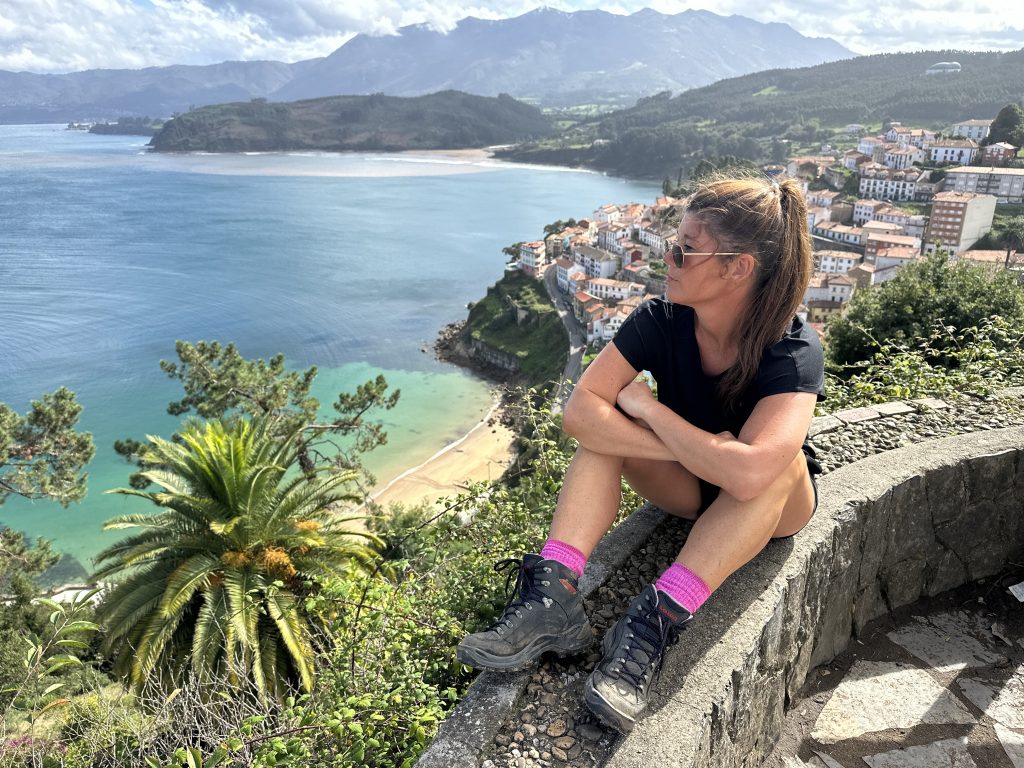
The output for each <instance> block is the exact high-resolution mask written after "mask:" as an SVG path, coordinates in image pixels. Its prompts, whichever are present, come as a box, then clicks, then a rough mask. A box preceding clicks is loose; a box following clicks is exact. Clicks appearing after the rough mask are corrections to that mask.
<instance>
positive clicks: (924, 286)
mask: <svg viewBox="0 0 1024 768" xmlns="http://www.w3.org/2000/svg"><path fill="white" fill-rule="evenodd" d="M993 316H1000V317H1003V318H1005V319H1007V320H1008V321H1009V322H1010V323H1011V324H1012V325H1013V327H1018V326H1020V325H1021V324H1022V323H1024V291H1022V290H1021V287H1020V285H1019V284H1018V282H1017V278H1016V276H1015V274H1014V273H1012V272H1008V271H1006V270H987V269H983V268H979V267H975V266H971V265H969V264H967V263H963V262H958V263H950V262H949V260H948V259H947V258H946V256H945V255H944V254H941V253H939V254H936V255H933V256H931V257H929V258H928V259H926V260H925V261H922V262H919V263H916V264H910V265H908V266H907V267H905V268H903V269H902V270H900V273H899V275H898V276H897V277H896V278H895V279H893V280H890V281H888V282H885V283H882V284H881V285H878V286H875V287H873V288H869V289H865V290H861V291H857V292H856V293H854V295H853V299H852V300H851V301H850V304H849V306H848V307H847V309H846V311H845V312H844V313H843V314H842V315H840V316H836V317H833V318H831V319H830V321H829V324H828V354H829V358H830V360H831V362H832V363H833V364H834V365H835V366H838V367H840V368H842V367H845V366H858V365H859V364H861V363H863V362H864V361H867V360H871V359H872V358H873V355H874V354H875V352H876V351H877V349H878V348H879V345H880V344H886V343H890V344H910V343H917V342H914V340H918V341H920V340H922V339H924V340H929V341H930V342H931V343H934V344H941V343H942V340H943V337H942V336H939V337H936V336H934V335H933V328H934V326H935V325H936V324H941V325H942V326H949V327H951V328H953V333H958V332H961V331H964V330H966V329H969V328H981V327H982V324H983V322H984V321H985V320H986V318H990V317H993Z"/></svg>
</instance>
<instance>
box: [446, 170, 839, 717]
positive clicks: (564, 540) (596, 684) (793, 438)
mask: <svg viewBox="0 0 1024 768" xmlns="http://www.w3.org/2000/svg"><path fill="white" fill-rule="evenodd" d="M666 261H667V262H668V277H667V288H666V291H665V296H664V297H663V298H661V299H657V300H653V301H649V302H646V303H645V304H643V305H641V306H640V307H639V308H638V309H637V310H636V312H634V313H633V315H631V316H630V318H629V319H628V320H627V321H626V322H625V323H623V325H622V328H621V330H620V331H619V333H618V334H617V335H616V337H615V339H614V341H613V343H612V344H610V345H608V346H607V347H605V348H604V350H602V352H601V354H600V355H598V357H597V358H596V359H595V360H594V362H593V363H592V364H591V365H590V367H589V368H588V369H587V371H586V373H584V375H583V376H582V377H581V378H580V381H579V383H578V385H577V386H576V389H575V391H574V392H573V394H572V397H571V398H570V399H569V402H568V403H567V404H566V408H565V414H564V428H565V430H566V432H568V433H569V434H570V435H572V436H573V437H575V438H576V440H577V441H578V442H579V448H578V450H577V452H576V455H575V457H574V458H573V460H572V463H571V465H570V467H569V470H568V472H567V473H566V477H565V482H564V485H563V487H562V491H561V493H560V495H559V499H558V505H557V508H556V510H555V514H554V518H553V520H552V524H551V532H550V537H549V538H548V541H547V543H546V544H545V545H544V547H543V549H542V550H541V551H540V553H539V554H527V555H525V556H524V558H523V560H522V562H521V563H519V561H514V562H516V563H517V564H518V565H519V569H520V570H519V575H518V581H517V590H516V592H517V593H516V595H515V596H514V597H513V599H512V600H511V601H510V602H509V604H508V606H507V607H506V608H505V611H504V612H503V614H502V616H501V618H499V619H498V621H497V622H495V623H494V624H493V625H492V626H491V627H490V628H488V629H487V630H485V631H483V632H479V633H477V634H474V635H470V636H469V637H467V638H465V639H464V640H463V641H462V643H460V645H459V649H458V655H459V659H460V660H462V661H463V662H464V663H466V664H470V665H472V666H476V667H487V668H496V669H512V668H516V667H520V666H523V665H524V664H526V663H528V662H530V661H532V660H534V659H536V658H537V657H538V656H540V655H541V654H542V653H544V652H545V651H548V650H553V651H556V652H557V653H559V654H563V655H564V654H570V653H576V652H578V651H581V650H583V649H585V648H586V647H587V646H588V645H589V643H590V641H591V629H590V625H589V623H588V621H587V617H586V614H585V612H584V610H583V602H582V599H581V598H580V596H579V594H578V592H577V585H578V579H579V576H580V575H581V574H582V572H583V567H584V565H585V564H586V559H587V556H588V555H589V554H590V552H591V551H592V550H593V548H594V547H595V546H596V544H597V542H598V541H599V540H600V539H601V537H602V536H604V534H605V533H606V532H607V531H608V529H609V528H610V527H611V525H612V522H613V520H614V519H615V516H616V513H617V512H618V509H619V501H620V492H619V489H620V478H622V477H624V478H625V479H626V480H627V482H628V483H629V484H630V485H631V486H632V487H633V488H634V489H635V490H636V491H637V492H638V493H639V494H640V495H642V496H644V497H645V498H647V499H648V500H650V501H651V502H652V503H653V504H655V505H656V506H658V507H660V508H661V509H663V510H665V511H666V512H669V513H671V514H674V515H678V516H680V517H684V518H687V519H691V520H695V522H694V524H693V528H692V530H691V531H690V534H689V536H688V537H687V539H686V543H685V544H684V546H683V548H682V550H681V551H680V553H679V556H678V557H677V558H676V560H675V562H674V563H673V564H672V565H671V566H670V567H669V568H667V569H666V570H665V571H664V572H663V573H662V575H661V577H660V578H659V579H658V580H657V582H656V583H654V584H649V585H647V586H646V587H645V588H644V589H643V591H642V592H641V593H640V594H639V595H638V596H637V597H636V598H635V599H634V600H633V601H632V603H631V604H630V606H629V609H628V610H627V612H626V615H625V616H623V617H622V618H621V619H620V620H619V621H618V622H617V623H616V624H615V625H614V626H613V627H612V628H611V629H610V630H609V631H608V633H607V635H606V636H605V638H604V643H603V649H604V656H603V658H602V659H601V661H600V663H599V664H598V665H597V667H596V669H595V670H594V672H593V673H592V674H591V676H590V679H589V680H588V681H587V686H586V690H585V698H586V701H587V704H588V705H589V706H590V708H591V709H592V710H593V711H594V712H595V714H597V715H598V716H599V717H600V718H601V719H602V720H604V721H605V722H606V723H608V724H609V725H612V726H614V727H615V728H617V729H619V730H620V731H624V732H625V731H629V730H631V729H632V727H633V725H634V723H635V721H636V717H637V715H638V714H639V713H640V712H641V711H642V710H643V708H644V706H645V705H646V702H647V694H648V689H649V686H650V683H651V680H652V678H653V676H654V673H655V671H656V669H658V668H659V667H660V665H661V662H662V657H663V654H664V652H665V649H666V647H667V646H668V645H670V644H672V643H674V642H675V641H676V639H678V633H679V631H680V630H681V629H683V628H684V627H685V626H686V625H687V624H688V623H689V622H690V621H691V620H692V619H693V616H694V614H695V613H697V611H698V609H699V608H700V606H701V604H702V603H704V601H705V600H707V598H708V597H709V595H710V594H711V592H713V591H714V590H715V589H717V588H718V586H719V585H720V584H722V582H723V581H724V580H725V579H726V578H728V577H729V575H730V574H732V573H733V572H734V571H736V570H737V569H738V568H740V567H741V566H742V565H744V564H745V563H747V562H748V561H749V560H751V559H752V558H753V557H754V556H755V555H756V554H757V553H758V552H760V551H761V550H762V549H763V548H764V546H765V545H766V544H767V543H768V541H769V540H770V539H773V538H782V537H786V536H791V535H793V534H794V533H796V532H797V531H799V530H800V529H801V528H802V527H803V526H804V524H805V523H806V522H807V521H808V519H810V517H811V515H812V514H813V512H814V508H815V506H816V504H817V490H816V487H815V486H814V483H813V479H812V472H820V467H818V465H817V462H816V461H814V458H813V453H811V452H810V448H809V447H807V446H806V445H805V441H806V436H807V431H808V428H809V426H810V422H811V418H812V416H813V414H814V406H815V403H816V401H817V400H818V399H821V398H823V397H824V365H823V357H822V351H821V345H820V343H819V341H818V338H817V335H816V334H815V332H814V331H813V330H812V329H810V328H808V327H807V326H805V325H804V324H803V323H801V321H800V320H799V319H798V318H797V317H796V316H795V312H796V309H797V307H798V306H799V304H800V301H801V298H802V296H803V293H804V291H805V289H806V288H807V283H808V280H809V279H810V275H811V270H812V253H811V246H810V239H809V237H808V234H807V216H806V206H805V203H804V199H803V194H802V193H801V190H800V186H799V184H798V183H797V182H796V181H795V180H792V179H786V180H783V181H781V182H778V183H776V182H773V181H770V180H768V179H764V178H740V179H726V180H718V181H713V182H708V183H705V184H703V185H702V186H701V187H700V188H699V189H698V190H697V191H696V192H695V193H694V194H693V195H692V196H691V197H690V198H688V200H687V201H686V207H685V211H684V215H683V218H682V222H681V224H680V225H679V233H678V242H677V244H676V245H675V246H673V247H672V248H671V249H670V250H669V252H668V254H667V255H666ZM643 371H648V372H650V374H651V375H652V376H653V378H654V380H655V381H656V382H657V385H658V396H657V398H655V396H654V395H653V393H652V391H651V389H650V387H649V386H648V385H647V384H646V383H645V382H643V381H637V376H638V374H640V373H641V372H643Z"/></svg>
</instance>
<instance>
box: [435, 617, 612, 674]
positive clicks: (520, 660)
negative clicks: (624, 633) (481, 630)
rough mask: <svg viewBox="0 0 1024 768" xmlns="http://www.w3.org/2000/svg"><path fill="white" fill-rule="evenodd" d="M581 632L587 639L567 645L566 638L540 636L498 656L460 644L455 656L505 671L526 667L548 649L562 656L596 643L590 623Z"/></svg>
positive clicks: (470, 663) (470, 662) (474, 666)
mask: <svg viewBox="0 0 1024 768" xmlns="http://www.w3.org/2000/svg"><path fill="white" fill-rule="evenodd" d="M580 634H581V635H583V636H584V638H585V639H584V640H582V641H580V642H577V643H576V644H572V645H566V644H565V638H563V637H558V636H556V635H545V636H542V637H538V638H537V639H536V640H534V641H533V642H532V643H530V644H529V645H528V646H526V647H525V648H523V650H521V651H519V653H514V654H512V655H510V656H498V655H497V654H493V653H489V652H488V651H485V650H484V649H483V648H474V647H472V646H469V647H463V646H461V645H460V646H459V647H458V649H456V652H455V656H456V658H458V660H459V661H461V662H462V663H463V664H468V665H469V666H471V667H473V668H475V669H500V670H504V671H513V670H519V669H525V668H526V667H528V666H529V665H530V664H531V663H533V662H534V661H536V660H537V659H539V658H540V657H541V656H543V655H544V654H545V653H547V652H548V651H554V653H555V654H556V655H557V656H559V657H562V656H572V655H574V654H577V653H582V652H583V651H585V650H587V649H588V648H590V646H591V645H593V644H594V634H593V632H591V630H590V624H589V623H588V624H586V625H584V626H583V628H582V629H581V631H580Z"/></svg>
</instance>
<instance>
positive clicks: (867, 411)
mask: <svg viewBox="0 0 1024 768" xmlns="http://www.w3.org/2000/svg"><path fill="white" fill-rule="evenodd" d="M834 415H835V417H836V418H837V419H839V420H840V421H841V422H843V424H858V423H860V422H862V421H874V420H875V419H879V418H881V417H882V414H880V413H879V412H878V411H876V410H875V409H874V408H850V409H849V410H847V411H839V412H838V413H836V414H834Z"/></svg>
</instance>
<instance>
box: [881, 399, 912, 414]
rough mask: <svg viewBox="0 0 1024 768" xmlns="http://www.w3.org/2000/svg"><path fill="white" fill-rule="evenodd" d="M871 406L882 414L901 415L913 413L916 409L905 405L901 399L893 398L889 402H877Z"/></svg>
mask: <svg viewBox="0 0 1024 768" xmlns="http://www.w3.org/2000/svg"><path fill="white" fill-rule="evenodd" d="M871 407H872V408H874V409H875V410H876V411H878V412H879V413H880V414H882V415H883V416H901V415H903V414H904V413H913V412H914V411H915V410H916V409H915V408H914V406H912V405H907V404H906V403H904V402H903V401H901V400H895V401H893V402H891V403H879V404H878V405H873V406H871Z"/></svg>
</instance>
